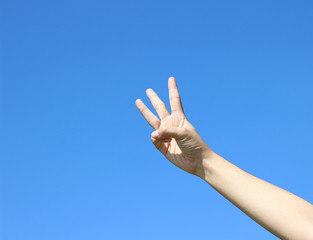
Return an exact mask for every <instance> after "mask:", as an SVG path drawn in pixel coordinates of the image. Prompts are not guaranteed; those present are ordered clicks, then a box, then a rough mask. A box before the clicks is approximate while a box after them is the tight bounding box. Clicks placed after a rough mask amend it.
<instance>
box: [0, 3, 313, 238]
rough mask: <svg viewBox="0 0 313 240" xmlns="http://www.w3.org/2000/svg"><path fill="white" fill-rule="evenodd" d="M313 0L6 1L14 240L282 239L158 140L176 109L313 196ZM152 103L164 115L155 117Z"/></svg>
mask: <svg viewBox="0 0 313 240" xmlns="http://www.w3.org/2000/svg"><path fill="white" fill-rule="evenodd" d="M312 9H313V2H312V1H296V2H295V1H267V0H265V1H264V0H263V1H230V0H229V1H225V0H220V1H217V0H216V1H171V0H170V1H168V0H167V1H162V0H161V1H160V0H158V1H137V0H134V1H120V0H115V1H95V0H91V1H68V0H64V1H59V0H56V1H38V0H37V1H36V0H32V1H21V0H19V1H14V0H13V1H8V0H2V1H1V3H0V46H1V47H0V191H1V192H0V238H1V239H3V240H17V239H18V240H55V239H58V240H72V239H73V240H80V239H81V240H85V239H92V240H98V239H110V240H122V239H123V240H124V239H135V240H146V239H149V240H159V239H163V240H170V239H171V240H172V239H180V240H187V239H188V240H190V239H215V240H219V239H240V240H242V239H254V240H258V239H260V240H261V239H277V238H276V237H274V236H272V235H271V234H270V233H268V232H267V231H266V230H264V229H263V228H262V227H260V226H259V225H258V224H256V223H255V222H254V221H253V220H251V219H249V218H248V217H247V216H246V215H245V214H244V213H242V212H241V211H240V210H239V209H237V208H236V207H235V206H233V205H232V204H231V203H230V202H228V201H227V200H226V199H224V198H223V197H222V196H221V195H219V194H218V193H217V192H216V191H215V190H214V189H213V188H212V187H210V185H208V184H207V183H205V182H204V181H203V180H201V179H199V178H197V177H195V176H192V175H190V174H188V173H185V172H183V171H182V170H180V169H178V168H176V167H175V166H174V165H172V164H171V163H170V162H168V161H167V160H166V159H165V158H164V157H163V156H162V155H161V154H160V153H159V152H158V151H157V150H156V149H155V148H154V146H153V144H152V142H151V141H150V134H151V132H152V131H153V129H152V128H151V127H150V126H149V125H148V124H147V123H146V121H145V120H144V118H143V117H142V116H141V114H140V113H139V111H138V110H137V108H136V105H135V100H136V99H137V98H140V99H142V100H143V101H144V103H145V104H146V105H147V106H148V107H150V109H151V110H152V106H151V104H150V103H149V100H148V97H147V96H146V95H145V91H146V89H148V88H152V89H154V91H155V92H156V93H157V94H158V95H159V96H160V98H161V99H162V100H163V101H164V102H165V103H166V104H167V106H168V107H169V101H168V89H167V79H168V78H169V77H170V76H174V77H175V78H176V81H177V85H178V88H179V90H180V94H181V98H182V103H183V107H184V110H185V113H186V116H187V118H188V120H189V121H190V122H191V123H192V124H193V125H194V126H195V127H196V129H197V131H198V132H199V133H200V135H201V137H202V138H203V139H204V140H205V141H206V143H207V144H208V145H209V146H210V147H211V148H212V149H213V150H214V151H215V152H217V153H218V154H220V155H221V156H223V157H225V158H226V159H227V160H229V161H230V162H232V163H234V164H236V165H237V166H239V167H240V168H242V169H243V170H245V171H248V172H249V173H251V174H253V175H255V176H257V177H259V178H261V179H264V180H266V181H269V182H271V183H273V184H275V185H277V186H279V187H282V188H284V189H286V190H288V191H290V192H292V193H294V194H297V195H298V196H300V197H302V198H304V199H305V200H307V201H309V202H311V203H312V202H313V191H312V182H313V177H312V169H313V152H312V144H313V126H312V123H313V112H312V104H313V94H312V89H313V45H312V43H313V31H312V26H313V15H312ZM153 112H155V111H154V110H153Z"/></svg>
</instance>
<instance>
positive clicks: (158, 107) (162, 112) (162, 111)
mask: <svg viewBox="0 0 313 240" xmlns="http://www.w3.org/2000/svg"><path fill="white" fill-rule="evenodd" d="M146 93H147V95H148V97H149V99H150V101H151V103H152V105H153V107H154V109H155V111H156V112H157V113H158V115H159V116H160V118H161V119H164V118H165V117H167V116H169V115H170V113H169V112H168V110H167V108H166V106H165V104H164V103H163V102H162V101H161V99H160V98H159V97H158V95H157V94H156V93H155V92H154V91H153V90H152V89H151V88H149V89H147V91H146Z"/></svg>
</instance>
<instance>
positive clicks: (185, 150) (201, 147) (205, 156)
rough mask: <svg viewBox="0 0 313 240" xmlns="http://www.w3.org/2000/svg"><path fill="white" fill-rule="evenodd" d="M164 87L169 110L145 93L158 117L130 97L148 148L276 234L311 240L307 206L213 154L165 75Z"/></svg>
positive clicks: (312, 214)
mask: <svg viewBox="0 0 313 240" xmlns="http://www.w3.org/2000/svg"><path fill="white" fill-rule="evenodd" d="M168 89H169V98H170V105H171V110H172V111H171V113H169V111H168V110H167V108H166V106H165V104H164V103H163V102H162V101H161V99H160V98H159V97H158V95H157V94H156V93H155V92H154V91H153V90H152V89H147V91H146V93H147V95H148V97H149V99H150V101H151V103H152V105H153V107H154V108H155V110H156V112H157V114H158V115H159V117H160V119H159V118H158V117H157V116H155V115H154V114H153V113H152V112H151V111H150V110H149V109H148V108H147V106H146V105H145V104H144V103H143V102H142V101H141V100H140V99H137V100H136V105H137V108H138V109H139V111H140V112H141V114H142V115H143V117H144V118H145V119H146V120H147V122H148V123H149V124H150V126H151V127H152V128H153V129H154V130H155V131H154V132H152V134H151V141H152V142H153V144H154V146H155V147H156V148H157V149H158V150H159V151H160V152H161V153H162V154H163V155H164V156H165V157H166V158H167V159H168V160H169V161H170V162H172V163H173V164H174V165H176V166H177V167H179V168H181V169H183V170H184V171H186V172H188V173H191V174H193V175H195V176H198V177H200V178H202V179H203V180H204V181H206V182H207V183H208V184H210V185H211V186H212V187H213V188H214V189H215V190H216V191H217V192H219V193H220V194H222V195H223V196H224V197H225V198H227V199H228V200H229V201H230V202H232V203H233V204H234V205H235V206H237V207H238V208H239V209H240V210H242V211H243V212H244V213H245V214H247V215H248V216H249V217H250V218H252V219H253V220H254V221H256V222H257V223H258V224H260V225H261V226H262V227H264V228H265V229H267V230H268V231H270V232H271V233H272V234H274V235H276V236H277V237H279V238H281V239H301V240H309V239H312V240H313V205H312V204H310V203H309V202H307V201H305V200H304V199H302V198H300V197H298V196H296V195H294V194H292V193H290V192H288V191H286V190H284V189H282V188H279V187H277V186H275V185H273V184H271V183H268V182H266V181H263V180H262V179H259V178H257V177H255V176H253V175H251V174H249V173H247V172H245V171H243V170H242V169H240V168H239V167H237V166H235V165H234V164H232V163H231V162H229V161H227V160H226V159H224V158H223V157H221V156H219V155H218V154H217V153H215V152H214V151H213V150H212V149H211V148H210V147H209V146H207V144H206V143H205V142H204V141H203V140H202V138H201V137H200V135H199V133H198V132H197V131H196V129H195V128H194V127H193V126H192V125H191V123H190V122H189V121H188V120H187V118H186V116H185V114H184V110H183V107H182V104H181V99H180V95H179V92H178V89H177V85H176V81H175V79H174V78H173V77H170V78H169V79H168Z"/></svg>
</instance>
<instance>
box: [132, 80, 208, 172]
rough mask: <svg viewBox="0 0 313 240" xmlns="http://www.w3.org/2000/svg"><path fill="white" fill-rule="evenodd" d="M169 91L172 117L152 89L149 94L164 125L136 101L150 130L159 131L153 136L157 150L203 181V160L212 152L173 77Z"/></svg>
mask: <svg viewBox="0 0 313 240" xmlns="http://www.w3.org/2000/svg"><path fill="white" fill-rule="evenodd" d="M168 89H169V99H170V105H171V109H172V113H171V114H170V113H169V112H168V110H167V108H166V106H165V104H164V103H163V102H162V101H161V99H160V98H159V97H158V95H157V94H156V93H155V92H154V91H153V90H152V89H148V90H147V91H146V93H147V95H148V97H149V99H150V101H151V103H152V105H153V107H154V109H155V110H156V112H157V113H158V115H159V117H160V119H161V121H160V120H159V119H158V117H157V116H155V115H154V114H153V113H152V112H151V111H150V110H149V109H148V108H147V107H146V105H145V104H144V103H143V102H142V101H141V100H140V99H137V100H136V105H137V107H138V109H139V111H140V112H141V114H142V115H143V116H144V118H145V119H146V120H147V122H148V123H149V124H150V126H151V127H153V128H154V129H155V130H156V131H154V132H153V133H152V134H151V140H152V142H153V144H154V145H155V147H156V148H157V149H158V150H159V151H160V152H161V153H162V154H163V155H164V156H165V157H166V158H167V159H168V160H169V161H171V162H172V163H173V164H175V165H176V166H177V167H179V168H181V169H183V170H184V171H186V172H189V173H191V174H194V175H196V176H199V177H201V178H203V177H204V169H203V160H204V159H205V158H207V157H208V156H209V155H210V154H211V153H212V150H211V149H210V148H209V147H208V146H207V145H206V143H205V142H204V141H203V140H202V138H201V137H200V135H199V134H198V132H197V131H196V129H195V128H194V127H193V126H192V125H191V124H190V123H189V122H188V120H187V118H186V116H185V114H184V111H183V107H182V104H181V99H180V96H179V92H178V89H177V85H176V82H175V79H174V78H173V77H170V78H169V79H168Z"/></svg>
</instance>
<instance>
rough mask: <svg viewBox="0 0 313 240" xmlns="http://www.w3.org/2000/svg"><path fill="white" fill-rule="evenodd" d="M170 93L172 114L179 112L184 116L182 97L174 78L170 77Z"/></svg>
mask: <svg viewBox="0 0 313 240" xmlns="http://www.w3.org/2000/svg"><path fill="white" fill-rule="evenodd" d="M168 91H169V96H170V104H171V109H172V112H179V113H183V114H184V109H183V106H182V104H181V99H180V95H179V92H178V88H177V84H176V81H175V78H174V77H170V78H169V79H168Z"/></svg>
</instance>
